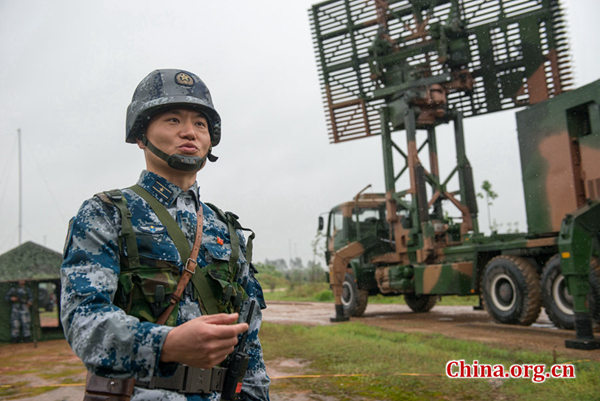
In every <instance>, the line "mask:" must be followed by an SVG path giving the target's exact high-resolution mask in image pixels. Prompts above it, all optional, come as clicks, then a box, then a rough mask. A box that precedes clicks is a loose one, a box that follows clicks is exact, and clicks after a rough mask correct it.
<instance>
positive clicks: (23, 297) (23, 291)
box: [4, 287, 33, 308]
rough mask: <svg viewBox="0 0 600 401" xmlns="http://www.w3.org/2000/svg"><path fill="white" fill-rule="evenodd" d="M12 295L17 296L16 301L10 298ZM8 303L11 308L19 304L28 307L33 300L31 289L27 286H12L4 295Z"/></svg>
mask: <svg viewBox="0 0 600 401" xmlns="http://www.w3.org/2000/svg"><path fill="white" fill-rule="evenodd" d="M12 297H17V298H19V299H18V300H17V301H13V300H11V298H12ZM4 299H6V301H7V302H8V303H10V304H11V305H12V306H13V308H16V307H20V306H21V305H23V306H25V307H28V306H29V305H30V304H31V302H33V296H32V295H31V290H30V289H29V288H21V287H12V288H11V289H10V290H8V292H7V293H6V296H5V297H4Z"/></svg>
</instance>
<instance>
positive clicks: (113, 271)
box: [61, 171, 269, 400]
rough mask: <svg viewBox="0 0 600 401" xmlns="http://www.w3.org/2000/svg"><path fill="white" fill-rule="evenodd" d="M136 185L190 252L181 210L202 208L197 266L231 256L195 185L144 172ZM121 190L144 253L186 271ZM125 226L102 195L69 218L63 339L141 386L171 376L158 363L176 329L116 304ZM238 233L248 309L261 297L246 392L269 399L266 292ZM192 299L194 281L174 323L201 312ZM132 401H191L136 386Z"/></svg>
mask: <svg viewBox="0 0 600 401" xmlns="http://www.w3.org/2000/svg"><path fill="white" fill-rule="evenodd" d="M138 185H140V186H141V187H143V188H144V189H146V190H147V191H148V192H150V193H151V194H152V195H153V196H154V197H155V198H156V199H158V200H159V201H160V202H161V203H162V204H163V205H164V206H165V207H166V208H167V210H168V211H169V213H170V214H171V215H172V216H173V217H174V218H175V220H176V221H177V223H178V225H179V226H180V228H181V229H182V231H183V233H184V234H185V236H186V238H187V239H188V241H189V243H190V247H191V246H192V243H193V240H194V237H195V231H196V226H195V221H194V222H193V223H192V222H190V221H186V219H185V218H183V219H182V216H184V215H183V214H182V213H181V212H182V211H186V210H187V211H188V212H191V213H192V214H193V215H194V216H195V213H196V207H198V205H199V206H200V207H202V208H203V213H204V220H203V230H202V231H203V236H202V246H201V249H200V252H199V254H198V268H199V269H201V268H202V267H204V266H207V265H208V264H210V263H211V262H212V261H213V260H215V259H217V260H228V259H229V255H230V254H231V246H230V240H229V231H228V228H227V224H225V223H224V222H222V221H221V220H220V219H219V218H218V217H217V215H216V214H215V212H214V211H213V210H212V209H211V208H210V207H208V206H206V205H205V204H204V203H202V202H201V201H200V199H199V193H198V186H197V184H194V185H193V186H192V187H191V188H190V189H189V190H188V191H186V192H183V191H182V190H181V189H180V188H179V187H177V186H176V185H174V184H172V183H170V182H168V181H167V180H165V179H164V178H162V177H160V176H158V175H156V174H154V173H151V172H147V171H144V172H142V174H141V176H140V180H139V181H138ZM122 192H123V195H124V196H125V198H126V200H127V204H128V208H129V210H130V211H131V214H132V216H131V222H132V224H133V229H134V232H135V234H136V239H137V244H138V250H139V253H140V256H141V255H143V254H146V255H147V256H150V257H152V258H154V259H156V260H163V261H170V262H172V263H175V264H177V266H179V269H180V271H181V270H182V269H183V263H182V261H181V258H180V256H179V253H178V252H177V249H176V248H175V245H174V243H173V241H172V240H171V239H170V237H169V236H168V234H167V232H166V229H165V227H164V226H163V225H162V223H161V222H160V220H159V219H158V217H157V216H156V214H155V213H154V212H153V211H152V209H150V207H149V206H148V204H147V203H146V202H145V201H144V200H143V199H142V198H141V197H139V196H138V195H137V194H136V193H134V192H133V191H132V190H131V189H124V190H123V191H122ZM187 215H188V216H189V213H188V214H187ZM120 227H121V216H120V213H119V211H118V209H117V207H115V206H113V205H110V204H107V203H105V202H103V201H102V200H100V199H99V198H98V197H93V198H91V199H89V200H87V201H85V202H84V203H83V205H82V206H81V208H80V210H79V212H78V213H77V216H75V217H74V219H73V220H72V222H71V224H70V227H69V233H68V235H67V240H66V243H65V249H64V260H63V264H62V266H61V281H62V295H61V320H62V324H63V327H64V331H65V336H66V338H67V341H68V342H69V344H70V345H71V347H72V348H73V350H74V351H75V353H76V354H77V355H78V356H79V357H80V358H81V360H82V361H83V362H84V364H85V365H86V367H87V368H88V370H90V371H92V372H94V373H96V374H99V375H102V376H107V377H116V378H127V377H134V378H136V379H140V380H144V381H146V380H149V379H150V378H151V377H152V376H167V375H169V374H172V372H173V369H174V364H169V363H164V362H160V361H159V360H160V353H161V349H162V345H163V343H164V341H165V338H166V336H167V334H168V332H169V331H170V330H171V329H172V328H171V327H168V326H160V325H156V324H154V323H150V322H140V320H138V319H137V318H135V317H133V316H130V315H127V314H126V313H125V312H124V311H123V310H122V309H120V308H118V307H117V306H115V305H114V303H113V300H114V296H115V292H116V290H117V284H118V278H119V272H120V260H119V259H120V257H119V246H118V240H119V230H120ZM238 236H239V237H240V244H242V252H240V256H239V261H238V264H239V267H240V269H241V275H240V276H241V278H240V280H239V281H240V282H246V284H245V290H246V293H247V294H248V296H249V299H248V301H245V305H244V306H246V305H247V302H249V301H250V300H251V299H256V300H257V302H256V304H257V305H260V306H261V308H258V307H257V308H255V309H256V310H255V311H254V315H253V318H252V321H251V323H250V328H249V330H248V339H247V346H246V351H247V352H248V354H249V355H250V362H249V366H248V371H247V373H246V376H245V378H244V383H243V390H242V393H243V395H244V396H245V399H247V400H268V399H269V395H268V387H269V378H268V376H267V374H266V371H265V365H264V361H263V357H262V349H261V345H260V342H259V339H258V330H259V328H260V324H261V320H262V314H261V311H260V309H262V308H264V307H265V303H264V298H263V294H262V289H261V287H260V285H259V283H258V281H257V280H256V279H255V277H254V273H253V272H252V271H251V269H250V266H249V264H248V263H247V261H246V259H245V257H244V255H245V246H244V244H245V240H244V237H243V235H242V233H241V232H240V231H239V230H238ZM149 238H151V240H150V241H149V240H148V239H149ZM194 298H195V297H194V296H193V291H192V290H191V282H190V284H188V288H186V290H185V291H184V294H183V295H182V298H181V302H180V305H179V311H178V316H177V324H182V323H184V322H186V321H188V320H191V319H194V318H196V317H198V316H200V315H201V311H200V308H199V305H198V302H197V301H196V300H195V299H194ZM244 306H242V309H244ZM219 398H220V396H219V393H212V394H207V395H205V396H200V395H193V396H189V395H188V396H187V400H219ZM132 400H186V397H185V396H183V395H181V394H178V393H176V392H171V391H167V390H148V389H142V388H137V387H136V389H135V393H134V396H133V398H132Z"/></svg>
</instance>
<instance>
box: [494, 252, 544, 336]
mask: <svg viewBox="0 0 600 401" xmlns="http://www.w3.org/2000/svg"><path fill="white" fill-rule="evenodd" d="M482 292H483V303H484V306H485V309H486V310H487V311H488V313H489V314H490V316H492V317H493V318H494V320H496V321H497V322H499V323H507V324H520V325H524V326H528V325H530V324H531V323H533V322H535V321H536V319H537V318H538V316H539V314H540V310H541V308H542V291H541V285H540V278H539V276H538V274H537V272H536V269H535V267H534V266H533V265H532V264H531V263H530V262H529V261H528V260H527V259H524V258H521V257H517V256H508V255H500V256H496V257H495V258H493V259H492V260H490V261H489V262H488V264H487V265H486V266H485V271H484V273H483V287H482Z"/></svg>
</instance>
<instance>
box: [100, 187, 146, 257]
mask: <svg viewBox="0 0 600 401" xmlns="http://www.w3.org/2000/svg"><path fill="white" fill-rule="evenodd" d="M96 196H97V197H98V198H99V199H100V200H101V201H102V202H104V203H108V204H112V205H115V206H116V207H117V209H118V210H119V213H120V214H121V237H123V239H124V240H125V244H126V245H127V259H128V261H129V263H128V264H129V267H130V268H131V267H137V266H139V265H140V257H139V254H138V247H137V241H136V239H135V233H134V231H133V226H132V225H131V211H129V208H128V207H127V199H125V197H124V196H123V193H122V192H121V190H120V189H112V190H110V191H104V192H100V193H98V194H96ZM119 250H120V251H121V253H122V251H123V249H122V244H121V241H119Z"/></svg>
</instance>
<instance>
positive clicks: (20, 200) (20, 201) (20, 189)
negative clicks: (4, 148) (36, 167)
mask: <svg viewBox="0 0 600 401" xmlns="http://www.w3.org/2000/svg"><path fill="white" fill-rule="evenodd" d="M17 138H18V143H19V245H21V234H22V231H23V178H22V169H21V128H19V129H17Z"/></svg>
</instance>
